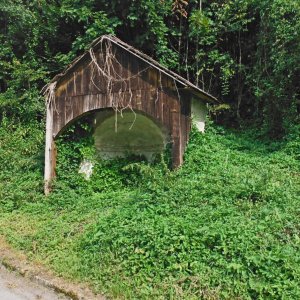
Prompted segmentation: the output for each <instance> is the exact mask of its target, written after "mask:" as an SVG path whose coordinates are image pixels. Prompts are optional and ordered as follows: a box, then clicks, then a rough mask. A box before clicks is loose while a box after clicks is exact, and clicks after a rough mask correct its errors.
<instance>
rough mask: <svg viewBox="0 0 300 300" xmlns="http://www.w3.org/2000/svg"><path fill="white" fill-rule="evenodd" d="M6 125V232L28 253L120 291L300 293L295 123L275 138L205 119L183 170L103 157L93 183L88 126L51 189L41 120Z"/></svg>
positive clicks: (155, 295)
mask: <svg viewBox="0 0 300 300" xmlns="http://www.w3.org/2000/svg"><path fill="white" fill-rule="evenodd" d="M1 125H2V126H1V129H0V144H1V147H0V160H1V162H2V166H1V169H0V212H1V213H0V233H1V234H2V235H4V236H5V237H6V238H7V239H8V241H9V242H10V243H11V244H12V245H13V246H14V247H16V248H17V249H21V250H22V251H24V252H25V253H27V254H28V255H29V256H30V257H31V258H32V259H33V260H38V261H42V262H43V263H44V264H46V265H48V266H49V267H50V268H51V269H53V270H55V271H56V272H57V273H58V274H61V275H63V276H65V277H70V278H73V279H76V280H84V281H85V280H86V281H88V282H90V283H91V285H92V286H93V287H94V288H95V289H96V290H98V291H101V292H105V293H106V294H107V295H110V296H112V297H113V298H120V299H199V298H201V299H259V298H261V299H298V298H300V288H299V282H300V227H299V214H300V206H299V201H300V177H299V176H300V163H299V162H300V161H299V159H300V158H299V153H300V149H299V147H300V141H299V138H298V137H299V131H297V130H299V128H298V129H297V128H295V133H294V135H291V136H290V137H287V138H286V140H285V141H283V142H280V143H279V142H278V143H274V142H273V143H271V142H267V141H261V140H259V139H258V137H257V135H256V134H255V133H254V132H251V131H247V132H244V133H243V132H230V131H228V130H225V129H223V128H221V127H216V126H214V125H210V126H209V128H208V130H207V132H206V133H205V134H199V133H195V132H193V134H192V138H191V141H190V143H189V146H188V151H187V152H186V156H185V163H184V165H183V167H182V168H180V169H179V170H177V171H174V172H170V171H169V170H168V169H167V166H166V163H165V162H164V161H165V160H162V161H159V160H158V162H157V163H156V164H154V165H152V166H149V165H148V164H146V163H143V162H135V163H133V162H129V161H125V160H119V161H114V162H106V163H104V162H98V163H97V165H96V167H95V168H96V170H97V172H95V173H94V175H93V177H92V179H91V180H90V181H89V182H86V181H84V180H83V179H82V177H81V175H79V174H78V173H77V171H78V164H79V162H80V160H81V159H82V158H83V157H84V156H91V155H92V154H93V153H92V151H91V147H90V145H91V140H90V138H89V134H88V131H85V130H87V129H88V127H86V126H85V127H84V126H81V127H80V129H79V130H81V136H83V137H84V138H83V139H76V138H75V139H74V138H73V137H74V136H76V135H72V134H71V135H66V136H65V137H64V140H62V141H61V142H60V143H59V157H58V158H59V160H58V180H57V182H56V188H55V191H54V193H52V194H51V196H49V197H48V198H46V197H44V196H43V194H42V159H43V158H42V156H43V155H42V153H43V131H42V129H41V128H40V127H41V126H40V125H39V124H38V123H32V124H31V125H30V126H29V125H28V124H27V125H26V126H23V127H22V124H19V125H11V123H9V122H5V120H4V122H2V124H1ZM84 129H85V130H84ZM74 130H78V129H76V128H75V129H74ZM3 162H5V163H3Z"/></svg>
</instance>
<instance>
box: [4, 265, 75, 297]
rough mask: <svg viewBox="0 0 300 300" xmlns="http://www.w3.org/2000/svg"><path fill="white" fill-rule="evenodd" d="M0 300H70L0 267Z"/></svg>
mask: <svg viewBox="0 0 300 300" xmlns="http://www.w3.org/2000/svg"><path fill="white" fill-rule="evenodd" d="M0 299H1V300H70V298H67V297H65V296H64V295H59V294H57V293H55V292H54V291H53V290H51V289H48V288H46V287H44V286H41V285H39V284H38V283H35V282H32V281H31V280H29V279H28V278H24V277H22V276H21V275H19V274H16V273H15V272H10V271H8V270H7V269H5V268H4V267H3V266H0Z"/></svg>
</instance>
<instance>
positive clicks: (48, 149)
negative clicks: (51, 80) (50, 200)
mask: <svg viewBox="0 0 300 300" xmlns="http://www.w3.org/2000/svg"><path fill="white" fill-rule="evenodd" d="M53 151H54V140H53V107H52V104H51V103H48V104H47V115H46V146H45V170H44V192H45V195H48V194H49V193H50V191H51V180H52V176H53Z"/></svg>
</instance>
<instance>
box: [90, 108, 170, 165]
mask: <svg viewBox="0 0 300 300" xmlns="http://www.w3.org/2000/svg"><path fill="white" fill-rule="evenodd" d="M94 139H95V146H96V149H97V150H98V152H99V154H100V156H101V157H102V158H104V159H110V158H114V157H123V156H125V155H127V154H135V155H142V156H145V157H146V158H147V160H149V161H151V159H152V158H153V157H154V156H155V155H156V154H158V153H161V152H162V151H163V150H164V148H165V146H166V144H167V143H168V142H169V134H168V133H167V130H166V129H165V128H164V127H163V126H160V125H159V124H157V122H154V121H153V120H152V119H151V118H150V117H148V116H146V115H144V114H142V113H140V112H136V111H135V112H132V111H130V110H126V111H123V112H122V114H120V113H117V114H116V113H115V112H114V111H113V110H106V111H99V112H97V113H96V117H95V131H94Z"/></svg>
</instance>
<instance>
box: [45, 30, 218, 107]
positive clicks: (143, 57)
mask: <svg viewBox="0 0 300 300" xmlns="http://www.w3.org/2000/svg"><path fill="white" fill-rule="evenodd" d="M104 40H107V41H110V42H112V43H113V44H115V45H117V46H118V47H120V48H122V49H124V50H125V51H127V52H129V53H131V54H132V55H134V56H135V57H137V58H138V59H140V60H142V61H144V62H146V63H147V64H149V65H150V66H152V67H153V68H155V69H157V70H158V71H159V72H161V73H163V74H165V75H167V76H168V77H170V78H172V79H173V80H175V81H176V82H178V83H180V84H181V85H183V86H184V89H185V90H187V91H188V92H190V93H192V94H194V95H195V96H196V97H198V98H201V99H202V100H204V101H207V102H210V103H214V104H216V103H219V101H218V100H217V99H216V98H215V97H214V96H212V95H210V94H208V93H207V92H205V91H204V90H202V89H200V88H198V87H197V86H196V85H194V84H193V83H191V82H190V81H188V80H187V79H185V78H183V77H182V76H180V75H178V74H177V73H175V72H173V71H171V70H169V69H168V68H166V67H164V66H162V65H161V64H159V63H158V62H157V61H155V60H154V59H153V58H151V57H150V56H148V55H146V54H145V53H143V52H141V51H139V50H137V49H136V48H134V47H132V46H130V45H128V44H127V43H125V42H123V41H121V40H120V39H118V38H117V37H115V36H112V35H102V36H100V37H99V38H97V39H95V40H94V41H93V42H92V44H91V45H90V49H95V48H96V47H97V46H98V45H99V44H101V43H102V42H103V41H104ZM88 55H89V50H87V51H85V52H84V53H83V54H82V55H81V56H79V57H77V58H76V59H75V60H73V61H72V62H71V64H70V65H69V66H68V67H67V68H66V69H65V70H64V71H63V72H62V73H60V74H58V75H56V76H55V77H54V78H53V79H52V80H51V81H50V82H49V84H51V83H53V82H58V81H59V80H60V79H61V78H63V77H64V76H65V75H66V74H67V73H68V72H69V71H70V70H71V69H72V68H73V67H75V66H77V65H78V64H79V63H80V62H81V61H82V60H83V59H84V58H85V57H87V56H88ZM49 84H47V85H46V86H45V87H44V88H43V90H42V91H45V90H46V88H47V86H48V85H49Z"/></svg>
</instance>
